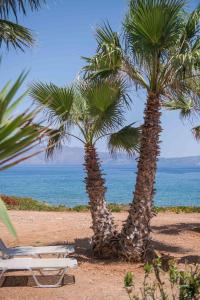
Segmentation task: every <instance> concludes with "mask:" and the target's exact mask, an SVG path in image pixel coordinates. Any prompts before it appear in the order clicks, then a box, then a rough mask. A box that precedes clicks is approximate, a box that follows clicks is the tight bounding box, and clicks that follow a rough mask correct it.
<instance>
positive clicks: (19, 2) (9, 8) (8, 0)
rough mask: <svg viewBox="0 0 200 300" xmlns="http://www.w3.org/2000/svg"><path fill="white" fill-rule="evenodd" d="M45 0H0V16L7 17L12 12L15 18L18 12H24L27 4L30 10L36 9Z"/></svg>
mask: <svg viewBox="0 0 200 300" xmlns="http://www.w3.org/2000/svg"><path fill="white" fill-rule="evenodd" d="M45 2H46V1H45V0H1V5H0V16H1V17H3V18H8V17H9V16H10V14H11V13H12V14H14V16H15V17H16V18H17V14H18V12H22V13H23V14H26V9H27V6H29V7H30V9H31V10H37V9H39V8H40V7H41V4H42V3H45Z"/></svg>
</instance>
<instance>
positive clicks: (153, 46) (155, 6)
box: [124, 0, 185, 58]
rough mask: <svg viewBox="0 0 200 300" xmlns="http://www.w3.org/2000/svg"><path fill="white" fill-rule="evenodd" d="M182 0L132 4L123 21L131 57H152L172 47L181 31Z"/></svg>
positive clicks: (138, 0) (135, 1) (134, 0)
mask: <svg viewBox="0 0 200 300" xmlns="http://www.w3.org/2000/svg"><path fill="white" fill-rule="evenodd" d="M184 4H185V1H183V0H167V1H160V0H155V1H151V0H131V1H130V9H129V12H128V14H127V16H126V18H125V21H124V30H125V36H126V39H127V40H128V45H129V47H130V49H131V51H132V53H133V55H135V54H139V55H140V56H141V57H142V56H143V55H144V56H145V58H146V55H154V54H155V51H163V50H164V49H168V48H169V47H171V46H172V45H173V44H174V43H175V42H176V41H177V38H178V36H179V34H180V31H181V29H182V16H181V14H180V12H181V9H182V8H183V6H184Z"/></svg>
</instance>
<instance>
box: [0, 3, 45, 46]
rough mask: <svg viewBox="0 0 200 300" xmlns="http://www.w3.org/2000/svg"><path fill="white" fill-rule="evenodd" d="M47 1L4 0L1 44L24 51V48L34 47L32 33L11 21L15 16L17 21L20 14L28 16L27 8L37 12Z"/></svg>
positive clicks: (0, 27)
mask: <svg viewBox="0 0 200 300" xmlns="http://www.w3.org/2000/svg"><path fill="white" fill-rule="evenodd" d="M44 2H45V0H28V1H26V0H2V1H0V44H5V45H6V47H7V48H9V47H10V46H12V47H14V48H16V49H17V48H18V49H21V50H23V49H24V47H29V46H32V45H33V42H34V39H33V36H32V33H31V31H30V30H29V29H27V28H26V27H23V26H21V25H19V24H17V23H15V22H12V21H10V20H9V18H10V16H12V15H14V17H15V19H16V21H17V16H18V13H19V12H21V13H22V14H24V15H25V14H26V8H27V7H28V6H29V7H30V9H31V10H37V9H38V8H40V6H41V4H42V3H44Z"/></svg>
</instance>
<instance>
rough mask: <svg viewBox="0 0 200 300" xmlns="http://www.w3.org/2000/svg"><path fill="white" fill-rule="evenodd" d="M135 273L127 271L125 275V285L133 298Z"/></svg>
mask: <svg viewBox="0 0 200 300" xmlns="http://www.w3.org/2000/svg"><path fill="white" fill-rule="evenodd" d="M133 279H134V276H133V273H132V272H127V273H126V275H125V277H124V287H125V289H126V291H127V294H128V295H129V298H130V299H131V293H132V287H133Z"/></svg>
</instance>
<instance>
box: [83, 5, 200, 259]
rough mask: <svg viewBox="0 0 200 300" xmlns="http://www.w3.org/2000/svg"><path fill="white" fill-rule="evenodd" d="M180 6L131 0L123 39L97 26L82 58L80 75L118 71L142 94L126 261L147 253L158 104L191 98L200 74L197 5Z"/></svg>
mask: <svg viewBox="0 0 200 300" xmlns="http://www.w3.org/2000/svg"><path fill="white" fill-rule="evenodd" d="M184 5H185V1H183V0H162V1H161V0H153V1H152V0H131V1H130V5H129V11H128V13H127V15H126V17H125V20H124V23H123V37H124V39H123V40H122V41H121V39H120V36H119V35H118V34H117V33H116V32H113V31H112V29H111V27H110V26H109V25H104V26H102V27H99V28H97V31H96V40H97V43H98V47H97V53H96V55H95V56H94V57H92V58H85V59H86V62H87V66H86V67H85V68H84V70H85V72H86V76H88V75H89V76H91V77H102V76H103V77H106V76H108V75H110V74H113V75H117V74H119V73H120V74H124V76H128V78H130V79H131V81H132V82H133V84H134V85H135V86H136V87H137V88H142V89H143V90H145V92H146V95H147V100H146V105H145V110H144V124H143V126H142V133H141V136H142V137H141V144H140V154H139V160H138V172H137V178H136V186H135V191H134V198H133V202H132V204H131V207H130V210H129V215H128V218H127V220H126V222H125V224H124V226H123V228H122V232H121V241H120V245H121V253H119V255H120V256H121V257H123V258H125V259H127V260H132V261H140V260H141V259H144V257H145V256H147V253H149V252H151V243H150V220H151V217H152V203H153V195H154V182H155V175H156V169H157V160H158V156H159V154H160V148H159V143H160V138H159V137H160V133H161V131H162V127H161V108H162V105H163V103H164V102H165V101H169V100H170V101H174V100H176V99H180V98H184V99H188V98H189V97H190V99H193V94H195V90H193V89H192V85H193V84H191V82H192V83H194V84H195V83H196V82H197V81H199V77H200V76H199V66H200V39H199V8H197V9H196V10H194V11H193V12H192V13H191V14H189V13H186V12H185V11H184ZM123 41H125V42H124V44H123Z"/></svg>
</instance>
